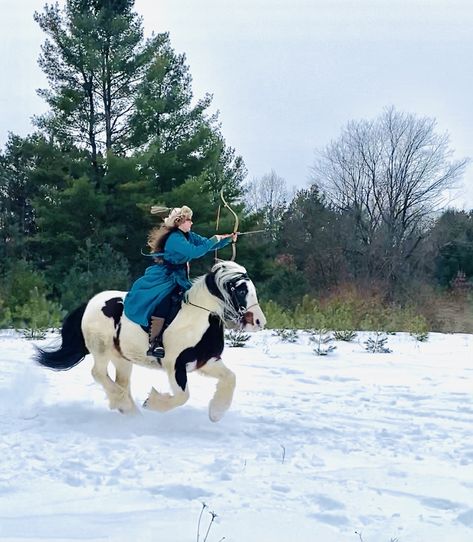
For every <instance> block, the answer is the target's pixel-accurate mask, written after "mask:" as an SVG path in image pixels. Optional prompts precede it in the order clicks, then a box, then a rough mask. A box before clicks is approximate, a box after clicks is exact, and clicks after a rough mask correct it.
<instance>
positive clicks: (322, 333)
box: [309, 329, 337, 356]
mask: <svg viewBox="0 0 473 542" xmlns="http://www.w3.org/2000/svg"><path fill="white" fill-rule="evenodd" d="M309 341H310V342H312V343H314V344H315V347H314V349H313V352H314V354H316V355H317V356H327V355H328V354H330V353H331V352H333V351H334V350H336V348H337V347H336V346H335V345H333V344H331V343H332V342H333V336H332V335H331V334H330V333H328V332H327V330H326V329H318V330H316V331H315V333H312V334H311V336H310V337H309Z"/></svg>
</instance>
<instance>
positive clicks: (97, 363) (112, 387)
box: [92, 354, 134, 412]
mask: <svg viewBox="0 0 473 542" xmlns="http://www.w3.org/2000/svg"><path fill="white" fill-rule="evenodd" d="M93 357H94V366H93V367H92V376H93V378H94V380H95V381H96V382H97V383H98V384H100V385H101V386H102V387H103V389H104V390H105V393H106V394H107V398H108V401H109V405H110V408H111V409H117V410H120V411H122V412H129V411H130V405H129V402H127V400H126V390H124V389H123V388H122V387H121V386H120V385H118V384H116V383H115V382H114V381H113V380H112V379H111V378H110V375H109V374H108V364H109V357H108V356H107V355H106V354H93ZM128 376H129V375H128ZM133 406H134V405H133Z"/></svg>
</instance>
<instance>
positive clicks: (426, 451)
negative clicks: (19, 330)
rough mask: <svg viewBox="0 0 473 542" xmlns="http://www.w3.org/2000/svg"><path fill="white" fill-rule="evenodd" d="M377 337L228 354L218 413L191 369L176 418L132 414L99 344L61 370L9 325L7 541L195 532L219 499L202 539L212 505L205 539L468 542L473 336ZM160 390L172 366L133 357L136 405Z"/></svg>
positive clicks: (1, 449)
mask: <svg viewBox="0 0 473 542" xmlns="http://www.w3.org/2000/svg"><path fill="white" fill-rule="evenodd" d="M366 337H367V335H366V334H359V335H358V337H357V338H356V340H355V341H354V342H352V343H342V342H337V350H336V351H335V352H334V353H332V354H330V355H329V356H326V357H319V356H315V355H314V354H313V353H312V349H313V345H312V344H311V343H310V342H309V338H308V336H307V335H306V334H303V333H301V334H300V337H299V341H298V343H297V344H289V343H283V342H281V340H280V339H279V338H278V337H276V336H273V334H272V333H271V331H264V332H261V333H259V334H255V335H253V336H252V338H251V340H250V342H249V343H247V346H246V347H245V348H227V349H226V350H225V352H224V359H225V362H226V364H227V365H228V366H229V367H230V368H231V369H232V370H233V371H234V372H235V373H236V375H237V388H236V392H235V398H234V402H233V405H232V407H231V409H230V411H229V412H228V413H227V414H226V416H225V417H224V418H223V420H222V421H221V422H219V423H217V424H214V423H212V422H210V421H209V419H208V417H207V406H208V402H209V400H210V398H211V395H212V393H213V389H214V386H215V383H214V381H212V380H210V379H206V378H203V377H202V376H200V375H197V374H191V375H190V378H189V385H190V393H191V398H190V400H189V402H188V403H187V404H186V405H185V406H183V407H180V408H178V409H176V410H174V411H172V412H169V413H167V414H159V413H156V412H148V411H143V410H142V411H141V414H140V415H137V416H132V417H126V416H123V415H121V414H119V413H117V412H112V411H110V410H108V407H107V403H106V401H105V394H104V392H103V390H102V389H101V388H100V387H99V386H97V385H96V384H95V383H94V382H93V380H92V377H91V375H90V368H91V360H90V359H89V356H88V357H87V358H86V359H85V360H84V361H83V362H82V363H81V364H79V365H78V366H77V367H75V368H73V369H71V370H70V371H66V372H60V373H59V372H53V371H49V370H47V369H45V368H43V367H38V366H36V365H34V363H33V362H32V354H33V344H32V343H31V342H29V341H26V340H24V339H22V338H21V337H20V335H18V334H16V333H15V332H8V331H3V332H0V361H1V363H0V433H1V440H0V540H2V541H15V542H27V541H31V540H43V541H54V542H63V541H64V542H65V541H68V542H69V541H77V540H86V541H90V542H92V541H97V542H98V541H101V542H102V541H114V542H115V541H117V542H121V541H123V542H125V541H126V542H130V541H140V542H147V541H153V542H154V541H162V542H196V541H197V528H198V520H199V515H200V513H201V511H202V503H203V502H205V503H206V505H207V506H208V508H206V509H205V510H204V511H203V513H202V518H201V525H200V536H199V542H203V541H204V538H205V535H206V532H207V529H208V526H209V522H210V520H211V515H210V513H209V511H214V512H215V513H216V514H217V517H216V518H215V521H214V523H213V524H212V525H211V528H210V531H209V533H208V536H207V540H206V542H219V541H221V540H223V539H224V540H225V542H288V541H291V542H292V541H293V542H306V541H307V542H312V541H316V542H319V541H320V542H345V541H347V542H358V541H360V540H361V539H362V540H363V541H364V542H389V541H390V540H391V539H398V540H399V542H445V541H446V540H449V541H452V542H466V541H468V542H470V541H471V540H473V466H472V463H473V435H472V422H473V361H472V356H471V350H472V346H473V336H471V335H442V334H431V335H430V337H429V341H428V342H426V343H419V342H416V341H415V340H414V339H413V338H412V337H410V336H409V335H407V334H402V333H399V334H397V335H395V336H390V337H389V342H388V346H389V347H390V348H392V350H393V352H392V353H390V354H381V353H380V354H371V353H367V352H366V351H365V350H364V348H363V341H364V340H366ZM49 340H50V339H49ZM40 342H41V343H42V344H44V341H40ZM46 342H48V341H46ZM151 385H154V386H156V387H158V388H159V389H160V390H163V391H167V385H166V380H165V375H164V374H163V373H161V372H159V371H151V370H148V369H142V368H140V367H135V368H134V373H133V375H132V387H133V394H134V397H135V398H136V400H137V401H138V402H139V403H142V402H143V401H144V399H145V398H146V396H147V393H148V391H149V389H150V387H151ZM357 533H359V534H357Z"/></svg>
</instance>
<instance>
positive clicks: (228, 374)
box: [199, 358, 236, 422]
mask: <svg viewBox="0 0 473 542" xmlns="http://www.w3.org/2000/svg"><path fill="white" fill-rule="evenodd" d="M199 371H200V372H201V373H203V374H205V375H207V376H211V377H213V378H216V379H217V389H216V390H215V394H214V396H213V398H212V400H211V401H210V404H209V418H210V420H211V421H212V422H218V421H219V420H221V419H222V418H223V415H224V414H225V412H226V411H227V410H228V409H229V408H230V405H231V404H232V399H233V392H234V390H235V383H236V377H235V373H233V372H232V371H230V369H229V368H228V367H227V366H226V365H225V364H224V363H223V361H222V360H221V359H220V358H212V359H210V360H209V361H208V362H207V363H206V364H205V365H204V366H203V367H201V368H200V369H199Z"/></svg>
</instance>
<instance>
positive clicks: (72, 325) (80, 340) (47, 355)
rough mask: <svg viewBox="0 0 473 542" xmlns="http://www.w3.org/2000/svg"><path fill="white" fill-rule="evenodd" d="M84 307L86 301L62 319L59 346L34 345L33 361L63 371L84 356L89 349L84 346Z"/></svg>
mask: <svg viewBox="0 0 473 542" xmlns="http://www.w3.org/2000/svg"><path fill="white" fill-rule="evenodd" d="M86 307H87V303H84V304H83V305H81V306H80V307H79V308H77V309H76V310H74V311H72V312H71V313H70V314H68V315H67V316H66V318H65V319H64V322H63V324H62V329H61V337H62V342H61V346H60V348H58V349H51V350H49V349H46V350H43V349H42V348H38V347H36V350H37V354H36V356H35V361H37V362H38V363H40V364H41V365H44V366H45V367H49V368H50V369H55V370H56V371H65V370H66V369H71V368H72V367H74V366H75V365H77V364H78V363H79V362H81V361H82V360H83V359H84V358H85V356H86V355H87V354H88V353H89V351H88V350H87V347H86V346H85V340H84V335H83V334H82V329H81V322H82V317H83V316H84V312H85V308H86Z"/></svg>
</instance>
